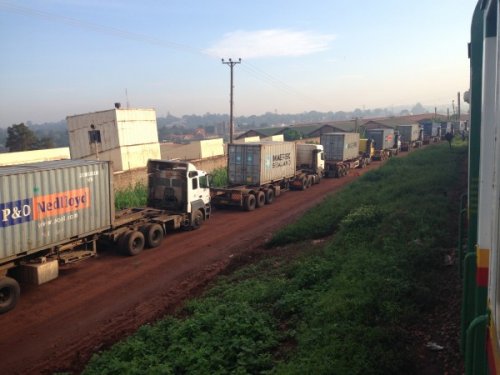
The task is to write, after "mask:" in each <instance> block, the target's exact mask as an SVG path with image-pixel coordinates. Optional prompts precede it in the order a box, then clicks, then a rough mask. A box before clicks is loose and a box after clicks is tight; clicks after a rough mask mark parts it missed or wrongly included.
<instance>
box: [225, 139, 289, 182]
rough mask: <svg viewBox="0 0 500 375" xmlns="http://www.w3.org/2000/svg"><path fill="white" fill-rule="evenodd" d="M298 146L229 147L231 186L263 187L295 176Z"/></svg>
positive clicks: (268, 143) (286, 144)
mask: <svg viewBox="0 0 500 375" xmlns="http://www.w3.org/2000/svg"><path fill="white" fill-rule="evenodd" d="M295 166H296V158H295V143H293V142H255V143H241V144H235V143H234V144H230V145H229V147H228V179H229V183H230V184H231V185H251V186H260V185H264V184H268V183H271V182H273V181H280V180H282V179H286V178H291V177H293V176H294V175H295Z"/></svg>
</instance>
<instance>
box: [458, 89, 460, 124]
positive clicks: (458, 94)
mask: <svg viewBox="0 0 500 375" xmlns="http://www.w3.org/2000/svg"><path fill="white" fill-rule="evenodd" d="M457 99H458V100H457V111H458V121H460V91H459V92H458V93H457Z"/></svg>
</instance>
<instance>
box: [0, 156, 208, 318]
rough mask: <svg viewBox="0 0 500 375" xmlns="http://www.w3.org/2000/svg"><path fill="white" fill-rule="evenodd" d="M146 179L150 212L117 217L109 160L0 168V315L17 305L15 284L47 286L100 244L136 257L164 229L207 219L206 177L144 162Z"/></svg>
mask: <svg viewBox="0 0 500 375" xmlns="http://www.w3.org/2000/svg"><path fill="white" fill-rule="evenodd" d="M147 173H148V184H147V190H148V195H147V206H146V207H142V208H130V209H124V210H120V211H115V206H114V191H113V173H112V169H111V163H110V162H108V161H92V160H59V161H51V162H43V163H34V164H22V165H16V166H5V167H0V313H5V312H7V311H9V310H12V309H13V308H14V307H15V305H16V303H17V301H18V299H19V297H20V285H19V282H21V283H26V284H35V285H40V284H43V283H46V282H49V281H51V280H53V279H55V278H57V277H58V275H59V267H60V266H64V265H66V264H70V263H74V262H77V261H81V260H84V259H87V258H90V257H93V256H95V255H96V254H97V248H98V243H99V245H100V244H101V242H102V243H108V244H112V245H113V246H117V247H118V249H119V250H120V251H121V252H122V253H124V254H127V255H137V254H139V253H140V252H141V251H142V249H143V248H144V247H145V246H146V247H150V248H153V247H157V246H159V245H160V243H161V242H162V240H163V238H164V236H165V234H166V233H167V231H169V230H172V229H179V228H185V229H196V228H198V227H199V226H200V225H201V224H202V223H203V221H204V220H206V219H208V218H209V217H210V214H211V206H210V192H209V186H208V178H207V175H206V173H205V172H203V171H198V170H196V168H195V167H194V166H193V165H192V164H190V163H187V162H178V161H164V160H149V161H148V165H147Z"/></svg>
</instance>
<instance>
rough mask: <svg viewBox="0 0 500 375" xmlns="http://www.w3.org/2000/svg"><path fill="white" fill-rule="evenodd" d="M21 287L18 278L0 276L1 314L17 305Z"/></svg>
mask: <svg viewBox="0 0 500 375" xmlns="http://www.w3.org/2000/svg"><path fill="white" fill-rule="evenodd" d="M20 294H21V288H20V287H19V284H18V282H17V281H16V280H14V279H12V278H10V277H2V278H0V314H3V313H6V312H7V311H10V310H12V309H13V308H14V307H16V304H17V301H18V300H19V295H20Z"/></svg>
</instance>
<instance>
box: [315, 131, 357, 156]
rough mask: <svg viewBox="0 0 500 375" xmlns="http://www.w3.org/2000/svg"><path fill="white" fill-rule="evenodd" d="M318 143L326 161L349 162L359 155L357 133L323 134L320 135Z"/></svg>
mask: <svg viewBox="0 0 500 375" xmlns="http://www.w3.org/2000/svg"><path fill="white" fill-rule="evenodd" d="M320 143H321V145H322V146H323V148H324V152H325V160H326V161H345V160H351V159H354V158H356V157H358V155H359V134H358V133H324V134H321V137H320Z"/></svg>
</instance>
